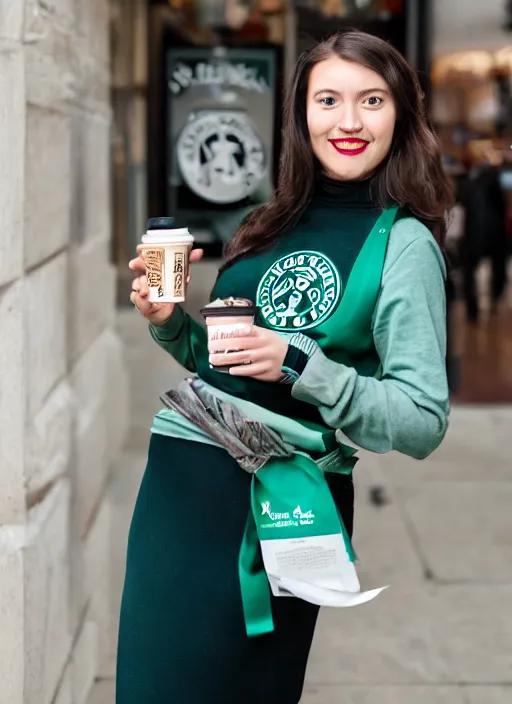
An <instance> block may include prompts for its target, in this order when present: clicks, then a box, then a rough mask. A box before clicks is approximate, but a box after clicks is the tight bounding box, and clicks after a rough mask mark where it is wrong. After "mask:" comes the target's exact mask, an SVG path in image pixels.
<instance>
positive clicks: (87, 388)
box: [70, 332, 109, 431]
mask: <svg viewBox="0 0 512 704" xmlns="http://www.w3.org/2000/svg"><path fill="white" fill-rule="evenodd" d="M108 352H109V347H108V340H107V337H106V332H105V333H103V334H101V335H99V336H98V337H96V338H95V339H94V340H93V341H92V344H91V345H89V347H88V348H87V349H86V350H85V352H84V353H83V354H82V355H81V356H80V357H79V358H78V359H77V360H76V362H75V364H74V365H73V367H72V369H71V375H70V378H71V385H72V388H73V400H74V404H75V407H76V414H77V423H78V429H79V431H80V430H82V429H84V428H85V427H86V426H87V425H88V424H89V421H90V418H91V416H92V415H94V414H95V413H96V411H97V410H98V409H99V408H101V407H102V406H103V404H104V401H105V398H106V396H107V388H106V387H107V384H108V376H107V374H108Z"/></svg>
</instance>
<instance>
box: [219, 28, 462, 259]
mask: <svg viewBox="0 0 512 704" xmlns="http://www.w3.org/2000/svg"><path fill="white" fill-rule="evenodd" d="M333 56H338V57H339V58H340V59H343V60H345V61H352V62H354V63H357V64H360V65H361V66H366V67H367V68H369V69H371V70H372V71H375V73H378V74H379V76H381V77H382V78H383V79H384V80H385V81H386V83H387V85H388V87H389V89H390V91H391V94H392V96H393V99H394V102H395V106H396V113H397V120H396V126H395V132H394V135H393V139H392V142H391V147H390V150H389V153H388V155H387V156H386V158H385V159H384V161H383V162H382V163H381V165H380V166H379V167H378V168H377V170H376V171H375V173H374V174H373V175H372V176H371V187H372V193H373V196H374V198H375V200H376V202H377V203H378V204H379V205H380V206H381V207H382V208H385V207H387V206H389V205H390V204H391V203H396V204H398V205H400V206H403V207H406V208H407V209H408V211H409V212H410V213H411V214H412V215H414V216H415V217H417V218H418V219H419V220H421V222H423V223H424V224H425V225H426V226H427V227H428V228H429V229H430V230H431V232H432V233H433V235H434V237H435V238H436V240H437V242H438V244H439V245H440V246H441V248H443V243H444V237H445V234H446V214H447V211H448V209H449V208H450V206H451V205H452V202H453V196H452V187H451V184H450V181H449V179H448V177H447V175H446V174H445V172H444V170H443V167H442V163H441V153H440V147H439V142H438V140H437V138H436V137H435V136H434V134H433V132H432V130H431V129H430V127H429V125H428V121H427V114H426V108H425V104H424V96H423V91H422V89H421V86H420V84H419V81H418V79H417V77H416V74H415V72H414V71H413V69H412V68H411V67H410V66H409V64H408V63H407V62H406V60H405V59H404V58H403V56H402V55H401V54H400V53H399V52H398V51H397V50H396V49H395V48H394V47H392V46H391V45H390V44H388V43H387V42H385V41H384V40H382V39H379V38H378V37H376V36H373V35H371V34H366V33H365V32H361V31H359V30H344V31H341V32H337V33H336V34H334V35H332V36H331V37H330V38H329V39H327V40H325V41H323V42H320V43H319V44H317V45H316V46H313V47H312V48H310V49H308V50H307V51H305V52H304V53H303V54H301V56H300V57H299V60H298V62H297V66H296V68H295V74H294V76H293V80H292V83H291V87H290V89H289V92H288V95H287V98H286V102H285V110H284V122H283V147H282V151H281V158H280V164H279V177H278V183H277V187H276V189H275V192H274V194H273V196H272V198H271V200H270V201H269V202H268V203H266V204H265V205H263V206H261V207H259V208H257V209H256V210H254V211H253V212H252V213H250V214H249V215H248V216H247V217H246V218H245V219H244V221H243V222H242V223H241V225H240V227H239V228H238V230H237V232H236V233H235V235H234V237H233V238H232V240H231V241H230V242H229V244H228V246H227V248H226V261H225V264H224V266H223V267H222V270H224V269H225V268H227V267H229V266H230V265H232V264H233V263H234V262H235V261H237V260H238V259H240V258H241V257H243V256H245V255H247V254H256V253H258V252H262V251H265V250H267V249H269V248H270V247H271V246H272V244H273V243H274V242H275V241H276V238H278V237H279V236H280V235H283V234H284V233H286V231H287V230H288V229H290V228H291V227H292V226H293V225H294V223H295V222H296V221H297V220H298V218H299V217H300V215H301V213H302V212H303V211H304V209H305V208H306V207H307V205H308V203H309V202H310V200H311V197H312V194H313V191H314V189H315V185H316V182H317V179H318V176H319V174H320V173H321V170H322V167H321V165H320V163H319V162H318V160H317V159H316V157H315V155H314V153H313V150H312V148H311V143H310V140H309V131H308V125H307V118H306V96H307V88H308V80H309V74H310V72H311V69H312V68H313V66H315V64H318V63H319V62H320V61H324V60H325V59H329V58H331V57H333Z"/></svg>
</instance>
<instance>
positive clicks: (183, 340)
mask: <svg viewBox="0 0 512 704" xmlns="http://www.w3.org/2000/svg"><path fill="white" fill-rule="evenodd" d="M284 125H285V129H284V134H283V138H284V140H283V151H282V158H281V165H280V180H279V184H278V188H277V191H276V193H275V195H274V196H273V198H272V199H271V201H270V202H269V203H268V204H267V205H264V206H262V207H261V208H259V209H257V210H256V211H255V212H253V213H252V214H251V215H250V216H248V217H247V218H246V220H245V221H244V222H243V223H242V225H241V226H240V228H239V229H238V231H237V233H236V234H235V236H234V238H233V239H232V241H231V242H230V244H229V246H228V249H227V258H226V261H225V263H224V265H223V267H222V269H221V271H220V273H219V277H218V279H217V282H216V284H215V286H214V289H213V291H212V299H216V298H227V297H229V296H234V297H243V298H249V299H251V300H253V301H256V303H257V305H258V306H259V315H258V318H257V325H256V326H255V328H254V331H253V334H252V335H251V336H249V337H247V338H245V339H242V340H239V341H238V347H239V348H240V350H241V351H238V352H231V353H229V354H209V352H208V349H207V337H206V333H205V331H204V328H203V327H202V326H200V325H199V324H198V323H196V322H194V321H193V320H192V319H191V318H190V317H189V316H188V315H187V314H185V313H184V312H183V310H182V309H181V308H180V307H174V306H173V305H172V304H159V305H155V304H151V303H149V302H148V290H147V285H146V281H145V278H144V264H143V262H142V261H141V260H140V259H136V260H134V261H133V262H132V263H131V268H132V269H133V270H134V271H135V272H136V274H137V277H136V278H135V280H134V283H133V292H132V294H131V301H132V302H133V303H134V304H135V305H136V306H137V308H139V310H140V312H141V313H142V314H143V315H144V316H146V318H147V319H148V320H149V322H150V331H151V334H152V336H153V338H154V339H155V341H156V342H157V343H158V344H159V345H161V346H162V347H163V348H164V349H166V350H167V351H168V352H170V354H172V355H173V356H174V357H175V358H176V359H177V360H178V361H179V362H180V363H181V364H183V365H184V366H185V367H186V368H187V369H188V370H189V371H191V372H193V373H195V374H196V375H198V377H200V379H201V380H202V382H204V383H205V384H207V385H208V387H209V388H210V390H213V392H214V393H215V394H219V396H221V397H222V398H223V399H224V400H226V399H227V400H228V401H229V402H230V403H232V405H233V406H235V407H236V408H238V409H242V411H243V413H244V415H245V416H247V417H249V418H252V419H253V420H254V418H257V419H258V420H261V419H263V422H264V423H266V424H267V425H268V426H270V427H272V424H274V425H273V427H279V422H280V419H283V418H286V419H288V421H289V420H290V419H292V422H293V423H294V424H295V427H296V428H299V429H300V428H305V427H306V426H307V427H308V428H315V429H316V431H315V432H318V434H319V435H321V436H322V438H324V439H325V438H330V439H331V440H333V438H334V434H335V433H336V439H337V441H338V443H340V444H341V445H340V446H341V447H342V448H344V451H346V454H347V456H348V455H349V454H350V453H351V452H352V453H353V451H354V449H358V448H365V449H368V450H371V451H374V452H379V453H383V452H389V451H391V450H398V451H399V452H402V453H404V454H406V455H409V456H411V457H416V458H423V457H426V456H427V455H429V454H430V453H431V452H432V451H433V450H435V449H436V448H437V446H438V445H439V443H440V442H441V440H442V439H443V436H444V434H445V431H446V425H447V413H448V389H447V381H446V370H445V344H446V342H445V334H446V328H445V297H444V282H445V276H446V271H445V265H444V260H443V256H442V253H441V247H442V243H443V238H444V234H445V218H444V216H445V212H446V210H447V209H448V208H449V207H450V206H451V192H450V187H449V185H448V182H447V179H446V178H445V175H444V173H443V170H442V167H441V161H440V155H439V150H438V145H437V141H436V139H435V138H434V136H433V135H432V133H431V131H430V130H429V128H428V126H427V122H426V118H425V108H424V105H423V100H422V95H421V91H420V88H419V85H418V82H417V80H416V77H415V75H414V73H413V71H412V70H411V69H410V68H409V66H408V65H407V64H406V62H405V61H404V59H403V58H402V57H401V55H400V54H399V53H398V52H397V51H396V50H395V49H393V48H392V47H391V46H389V45H388V44H387V43H385V42H384V41H382V40H380V39H378V38H376V37H373V36H370V35H367V34H364V33H361V32H358V31H353V32H345V33H340V34H336V35H334V36H333V37H331V38H330V39H329V40H327V41H325V42H322V43H320V44H318V45H317V46H315V47H314V48H312V49H310V50H309V51H307V52H305V53H304V54H303V55H302V56H301V57H300V59H299V61H298V64H297V68H296V71H295V77H294V79H293V83H292V86H291V89H290V93H289V96H288V100H287V105H286V114H285V120H284ZM200 256H201V253H200V252H195V253H193V260H194V261H196V260H197V259H199V258H200ZM229 363H242V364H240V366H236V367H233V368H231V370H230V373H229V374H226V373H219V372H218V371H216V370H215V367H216V366H219V365H225V364H229ZM297 437H298V438H299V439H298V440H297V443H298V449H303V448H301V446H300V431H299V432H298V433H297ZM326 448H327V443H326ZM320 454H321V453H320ZM327 476H328V480H329V485H330V488H331V492H332V494H333V497H334V499H335V501H336V503H337V506H338V508H339V511H340V514H341V516H342V518H343V521H344V523H345V526H346V528H347V531H348V532H349V533H351V531H352V518H353V517H352V511H353V487H352V479H351V476H350V473H349V472H347V473H345V474H332V475H327ZM249 484H250V476H249V475H248V474H246V473H245V472H243V471H242V470H241V469H240V467H239V465H238V464H237V462H236V461H235V459H233V457H231V456H230V454H229V453H228V452H226V451H225V450H224V449H222V448H221V447H218V446H217V447H216V446H214V445H213V444H205V443H204V442H194V441H190V440H189V439H188V440H187V439H185V436H184V435H180V433H179V432H178V431H177V430H176V424H175V416H173V414H172V412H171V411H170V410H169V409H167V410H164V411H161V412H160V413H159V414H158V415H157V416H156V418H155V420H154V423H153V428H152V439H151V444H150V451H149V459H148V465H147V469H146V473H145V476H144V479H143V482H142V486H141V489H140V494H139V497H138V500H137V505H136V508H135V514H134V517H133V522H132V527H131V532H130V538H129V546H128V561H127V576H126V583H125V589H124V595H123V605H122V613H121V627H120V638H119V659H118V682H117V701H118V704H141V703H142V702H144V704H168V703H170V702H173V704H199V703H200V702H201V703H203V702H204V703H206V702H208V703H209V702H212V703H213V702H233V703H234V704H235V703H236V704H241V703H242V702H243V703H244V704H262V703H263V702H264V703H265V704H297V702H298V701H299V700H300V697H301V692H302V686H303V679H304V672H305V668H306V663H307V658H308V653H309V649H310V645H311V641H312V638H313V632H314V628H315V621H316V617H317V611H318V609H317V607H315V606H313V605H311V604H309V603H306V602H305V601H301V600H300V599H294V598H289V599H285V598H275V599H273V600H272V612H273V617H274V624H275V630H274V632H272V633H269V634H267V635H261V636H258V637H255V638H248V637H247V635H246V632H245V628H244V615H243V610H242V600H241V596H240V585H239V581H238V573H237V560H238V553H239V548H240V542H241V539H242V534H243V531H244V526H245V520H246V517H247V511H248V507H249Z"/></svg>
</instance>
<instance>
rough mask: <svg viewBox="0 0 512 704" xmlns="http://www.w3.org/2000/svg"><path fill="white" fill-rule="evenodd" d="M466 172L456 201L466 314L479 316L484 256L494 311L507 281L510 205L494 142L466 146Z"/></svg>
mask: <svg viewBox="0 0 512 704" xmlns="http://www.w3.org/2000/svg"><path fill="white" fill-rule="evenodd" d="M464 163H465V166H466V169H467V173H466V175H465V176H464V177H460V178H459V179H458V185H457V201H458V202H459V203H460V204H461V205H462V207H463V208H464V228H463V237H462V241H461V249H460V258H461V266H462V270H463V291H464V300H465V306H466V317H467V319H468V321H470V322H476V321H477V320H478V317H479V304H478V291H477V284H476V270H477V268H478V265H479V264H480V262H481V261H482V259H484V258H486V257H488V258H489V259H490V262H491V272H492V273H491V290H490V297H491V311H492V312H495V311H496V308H497V305H498V303H499V301H500V299H501V297H502V296H503V294H504V292H505V287H506V283H507V208H506V200H505V195H504V193H503V190H502V188H501V184H500V170H499V167H500V158H499V155H498V153H497V152H496V151H495V150H493V149H492V145H490V144H488V143H487V144H486V145H485V144H484V145H480V146H478V147H474V148H469V147H468V149H466V152H465V156H464Z"/></svg>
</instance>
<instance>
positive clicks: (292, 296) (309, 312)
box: [256, 251, 341, 331]
mask: <svg viewBox="0 0 512 704" xmlns="http://www.w3.org/2000/svg"><path fill="white" fill-rule="evenodd" d="M340 296H341V280H340V276H339V273H338V271H337V269H336V267H335V266H334V264H333V263H332V262H331V260H330V259H328V258H327V257H326V256H325V255H323V254H320V253H319V252H310V251H303V252H294V253H293V254H288V255H286V256H285V257H281V259H278V260H277V261H276V262H275V263H274V264H272V266H271V267H270V268H269V269H268V270H267V272H266V273H265V275H264V276H263V278H262V279H261V281H260V284H259V286H258V292H257V294H256V298H257V303H258V306H259V310H260V315H261V316H262V318H263V320H264V321H265V323H266V324H267V325H268V326H269V327H271V328H275V329H276V330H288V331H290V330H296V331H298V330H307V329H308V328H313V327H316V326H317V325H320V323H321V322H323V321H324V320H326V318H328V317H329V316H330V315H331V313H332V312H333V311H334V309H335V308H336V306H337V304H338V301H339V299H340Z"/></svg>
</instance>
